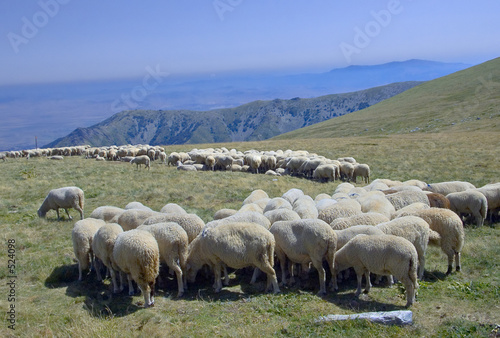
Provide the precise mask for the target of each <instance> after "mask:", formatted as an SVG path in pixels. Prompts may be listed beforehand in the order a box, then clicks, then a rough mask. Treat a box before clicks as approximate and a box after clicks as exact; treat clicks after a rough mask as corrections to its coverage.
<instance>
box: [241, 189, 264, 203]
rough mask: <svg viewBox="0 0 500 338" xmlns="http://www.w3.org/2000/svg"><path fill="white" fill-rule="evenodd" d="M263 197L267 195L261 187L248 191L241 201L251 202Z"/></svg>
mask: <svg viewBox="0 0 500 338" xmlns="http://www.w3.org/2000/svg"><path fill="white" fill-rule="evenodd" d="M263 198H269V195H268V194H267V193H266V192H265V191H264V190H262V189H257V190H254V191H252V192H251V193H250V195H248V197H247V198H245V200H244V201H243V204H249V203H253V202H255V201H258V200H260V199H263Z"/></svg>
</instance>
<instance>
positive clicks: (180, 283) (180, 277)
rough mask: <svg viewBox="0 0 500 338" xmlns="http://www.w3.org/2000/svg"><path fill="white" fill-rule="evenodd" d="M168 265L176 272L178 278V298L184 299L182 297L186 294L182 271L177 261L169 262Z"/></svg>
mask: <svg viewBox="0 0 500 338" xmlns="http://www.w3.org/2000/svg"><path fill="white" fill-rule="evenodd" d="M167 265H168V266H169V267H170V269H172V270H174V272H175V275H176V277H177V289H178V292H177V297H182V295H183V294H184V282H183V275H182V269H181V267H180V266H179V265H178V264H177V262H175V261H171V262H168V263H167Z"/></svg>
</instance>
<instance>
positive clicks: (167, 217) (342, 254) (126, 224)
mask: <svg viewBox="0 0 500 338" xmlns="http://www.w3.org/2000/svg"><path fill="white" fill-rule="evenodd" d="M229 153H231V152H229ZM193 154H194V152H192V153H191V154H188V156H189V157H190V158H191V160H192V161H195V162H198V161H199V157H196V156H195V157H194V159H193ZM224 156H231V157H233V156H232V155H224ZM246 156H255V153H249V154H247V155H246ZM258 156H260V157H263V156H264V154H259V155H258ZM266 156H268V155H266ZM279 156H280V155H277V156H276V158H279ZM282 156H285V153H284V154H283V155H282ZM208 157H209V156H207V157H206V158H205V159H207V158H208ZM288 157H289V156H288ZM286 158H287V157H286V156H285V157H284V159H286ZM292 158H297V157H296V156H293V157H292ZM352 160H354V159H352ZM186 161H188V160H185V161H184V162H183V161H182V160H181V159H179V160H177V162H176V163H178V162H181V163H185V162H186ZM233 161H234V157H233ZM287 162H290V159H289V160H288V161H287ZM353 162H354V163H355V161H353ZM277 163H279V161H278V162H277ZM303 164H304V163H303ZM303 164H302V165H303ZM182 165H194V164H180V165H179V166H182ZM205 165H206V164H205ZM228 165H229V162H228ZM232 165H234V162H233V164H232ZM302 165H300V166H298V167H296V168H300V167H302ZM318 167H319V165H318ZM257 168H260V165H259V166H258V167H256V169H257ZM308 168H309V167H308ZM226 169H227V167H226ZM289 169H290V173H292V170H291V167H290V168H286V169H285V170H289ZM316 169H317V168H316ZM257 170H258V169H257ZM269 170H272V169H269ZM340 174H342V172H341V173H340ZM304 175H313V176H314V170H313V171H312V174H311V172H310V169H309V171H307V173H304ZM83 199H84V197H83V192H82V190H81V189H79V188H77V187H66V188H60V189H55V190H52V191H50V192H49V194H48V195H47V198H46V199H45V201H44V202H43V204H42V206H41V207H40V209H39V210H38V214H39V216H41V217H43V216H44V215H46V213H47V211H48V210H51V209H55V210H56V211H57V214H58V217H59V212H58V209H59V208H63V209H66V212H67V209H68V208H74V209H76V210H78V211H79V212H80V218H81V220H79V221H77V222H76V223H75V225H74V228H73V231H72V239H73V248H74V252H75V256H76V259H77V260H78V266H79V277H78V279H79V280H82V278H83V272H84V271H86V270H87V269H88V268H89V267H91V266H93V267H94V269H95V271H96V272H97V278H98V279H99V280H102V275H101V269H102V268H103V267H106V268H107V270H108V271H109V274H110V276H111V279H112V285H113V292H120V291H121V290H123V289H124V277H125V276H127V278H128V286H129V294H131V295H132V294H134V285H133V283H132V282H135V283H136V284H137V285H138V287H139V288H140V290H141V291H142V293H143V296H144V302H145V303H144V304H145V306H146V307H147V306H152V305H154V298H153V295H154V290H155V283H156V280H157V278H161V276H160V270H159V267H160V264H161V265H163V266H164V267H165V268H169V269H170V270H171V271H173V272H174V273H175V274H176V278H177V284H178V293H177V294H178V296H179V297H180V296H182V294H183V293H184V290H185V289H186V288H187V286H188V285H187V282H188V281H189V282H191V283H194V282H195V280H196V276H197V274H198V272H199V271H200V270H202V271H204V270H203V267H204V266H208V267H209V268H210V270H209V271H210V273H211V274H213V276H214V285H213V286H214V289H215V291H216V292H219V291H220V290H221V289H222V287H223V286H222V283H223V282H224V284H225V285H227V284H228V283H229V277H228V275H227V268H228V267H230V268H234V269H241V268H244V267H249V266H250V267H254V268H255V270H254V274H253V276H252V279H251V283H254V282H255V281H256V280H257V278H258V276H259V273H260V272H264V273H265V274H266V277H267V288H266V290H268V289H271V288H272V291H273V292H275V293H276V292H279V291H280V288H279V285H280V284H278V279H277V275H276V270H275V269H276V268H277V266H278V264H276V263H278V262H279V267H280V270H281V278H280V279H281V281H280V282H281V285H286V284H288V283H294V282H295V278H296V277H297V276H298V271H302V272H303V273H304V272H307V271H308V270H309V269H310V268H312V267H314V268H315V269H316V270H317V272H318V276H319V294H320V295H324V294H325V293H326V292H327V286H326V276H327V271H325V268H324V265H323V263H324V262H326V263H327V266H328V270H330V271H329V272H330V275H331V283H330V285H331V287H332V289H333V290H336V289H338V280H337V279H338V276H341V275H342V274H340V273H341V272H342V271H343V270H346V269H348V268H351V267H352V268H353V269H354V271H355V273H356V276H357V283H358V284H357V290H356V292H355V295H356V296H359V294H360V293H361V283H362V277H363V276H365V280H366V282H365V283H366V287H365V292H368V291H369V290H370V287H371V283H370V273H373V274H377V275H378V276H379V277H381V276H384V275H385V276H387V277H388V279H389V281H390V282H391V281H393V276H394V277H395V278H396V279H397V280H399V281H401V283H402V284H403V285H404V287H405V290H406V299H407V302H406V306H410V305H412V303H413V302H414V299H415V291H416V289H417V288H418V282H417V280H418V279H421V278H423V275H424V269H425V252H426V249H427V246H428V244H430V245H436V246H438V247H440V248H441V249H442V251H443V252H444V253H445V254H446V256H447V258H448V270H447V274H450V273H451V272H452V270H453V262H455V269H456V270H457V271H459V270H460V253H461V250H462V247H463V245H464V228H463V224H464V220H465V221H467V222H468V221H469V218H468V217H472V218H474V220H475V222H476V224H477V225H478V226H480V225H482V224H483V222H484V220H485V218H487V215H488V213H489V217H490V221H492V222H493V221H494V220H496V218H497V217H498V212H499V210H500V183H496V184H489V185H486V186H484V187H481V188H476V187H474V186H473V185H472V184H470V183H468V182H461V181H453V182H441V183H435V184H426V183H424V182H422V181H418V180H410V181H406V182H399V181H393V180H388V179H377V180H374V181H372V182H371V183H370V184H368V185H365V186H364V187H355V186H354V185H352V184H351V183H348V182H345V183H341V184H339V185H338V186H337V188H336V190H335V191H334V192H333V194H331V195H330V194H325V193H323V194H319V195H318V196H315V197H314V198H313V197H311V196H308V195H305V194H304V193H303V192H302V191H301V190H299V189H295V188H293V189H290V190H289V191H287V192H286V193H284V194H283V195H282V196H279V197H270V196H269V195H268V194H267V193H266V192H265V191H263V190H255V191H253V192H252V193H251V194H250V195H249V196H248V197H247V198H246V199H245V200H244V201H242V205H241V208H240V209H239V210H235V209H221V210H218V211H217V212H216V213H215V214H214V217H213V220H212V221H210V222H208V223H205V222H204V221H203V220H202V219H201V218H200V217H198V216H197V215H196V214H189V213H187V212H186V211H185V210H184V209H183V208H182V207H181V206H179V205H177V204H173V203H169V204H166V205H165V206H164V207H163V208H162V209H161V210H160V211H153V210H151V209H150V208H148V207H146V206H144V205H142V204H141V203H139V202H131V203H130V204H128V205H127V206H125V208H119V207H116V206H101V207H98V208H96V209H95V210H93V212H92V213H91V214H90V216H89V217H88V218H84V215H83V206H84V201H83ZM68 216H69V214H68ZM275 260H276V261H275ZM223 276H224V278H223ZM117 279H119V281H120V283H118V280H117Z"/></svg>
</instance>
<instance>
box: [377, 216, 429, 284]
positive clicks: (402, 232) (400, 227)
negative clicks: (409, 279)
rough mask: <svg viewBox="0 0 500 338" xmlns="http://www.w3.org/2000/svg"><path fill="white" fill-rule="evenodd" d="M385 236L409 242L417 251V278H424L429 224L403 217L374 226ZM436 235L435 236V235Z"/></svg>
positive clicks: (420, 219)
mask: <svg viewBox="0 0 500 338" xmlns="http://www.w3.org/2000/svg"><path fill="white" fill-rule="evenodd" d="M376 227H377V228H379V229H380V230H382V231H383V232H384V233H385V234H387V235H395V236H399V237H403V238H406V239H407V240H409V241H410V242H411V243H412V244H413V245H414V246H415V249H416V250H417V255H418V278H419V279H422V278H423V277H424V268H425V252H426V251H427V244H428V243H429V234H430V231H432V230H430V228H429V224H427V222H426V221H424V220H423V219H422V218H420V217H416V216H404V217H400V218H396V219H394V220H392V221H389V222H386V223H382V224H379V225H377V226H376ZM436 235H437V234H436Z"/></svg>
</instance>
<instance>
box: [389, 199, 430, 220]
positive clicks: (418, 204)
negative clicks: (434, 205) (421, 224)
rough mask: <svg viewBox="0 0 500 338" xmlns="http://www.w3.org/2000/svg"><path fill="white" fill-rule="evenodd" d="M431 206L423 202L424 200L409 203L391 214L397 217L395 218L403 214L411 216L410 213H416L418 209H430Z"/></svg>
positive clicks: (392, 217)
mask: <svg viewBox="0 0 500 338" xmlns="http://www.w3.org/2000/svg"><path fill="white" fill-rule="evenodd" d="M429 208H430V206H428V205H427V204H425V203H422V202H416V203H412V204H410V205H407V206H406V207H404V208H401V209H399V210H398V211H396V212H394V213H393V214H392V215H391V219H395V218H398V217H403V216H410V215H413V214H415V212H416V211H417V210H421V209H429Z"/></svg>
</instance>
